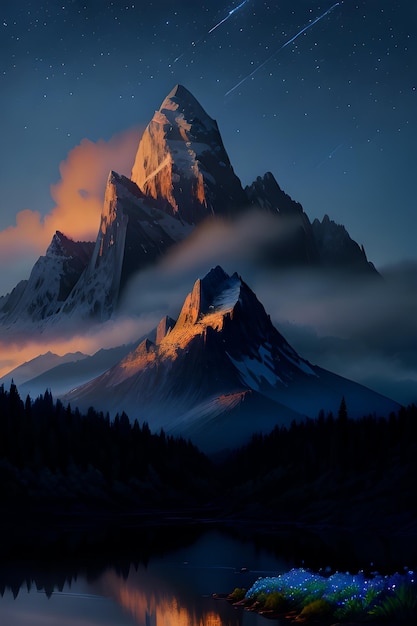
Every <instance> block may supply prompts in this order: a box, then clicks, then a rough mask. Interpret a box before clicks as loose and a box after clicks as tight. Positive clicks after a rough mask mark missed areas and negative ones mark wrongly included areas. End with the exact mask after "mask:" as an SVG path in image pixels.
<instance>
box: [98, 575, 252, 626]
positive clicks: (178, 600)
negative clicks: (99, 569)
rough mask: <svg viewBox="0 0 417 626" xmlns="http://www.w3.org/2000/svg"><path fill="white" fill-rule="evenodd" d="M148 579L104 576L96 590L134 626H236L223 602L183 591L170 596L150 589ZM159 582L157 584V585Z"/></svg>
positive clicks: (234, 615) (156, 588) (233, 612)
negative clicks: (131, 619)
mask: <svg viewBox="0 0 417 626" xmlns="http://www.w3.org/2000/svg"><path fill="white" fill-rule="evenodd" d="M148 578H149V575H147V576H146V578H145V579H143V578H142V574H140V573H136V574H133V576H129V578H128V579H127V580H123V579H122V578H121V577H120V576H117V575H116V574H115V573H114V572H107V573H106V574H104V576H103V578H102V579H101V584H100V587H101V588H102V589H103V590H104V591H105V595H110V596H111V597H112V598H114V599H115V600H116V602H117V603H118V604H119V605H120V606H122V607H123V608H124V609H126V610H127V611H128V612H129V613H130V614H131V615H132V617H133V618H134V620H135V622H137V623H138V624H141V625H142V624H146V626H165V625H166V624H171V625H172V626H195V624H204V626H239V625H240V624H241V623H242V615H241V613H240V612H239V613H238V612H236V610H235V609H233V607H231V606H230V605H229V604H227V603H225V602H221V603H220V602H218V601H216V600H214V599H213V598H211V597H198V596H195V595H194V594H192V593H190V592H188V594H186V592H185V590H184V591H183V593H182V594H178V595H177V594H174V593H173V591H172V589H171V590H168V589H164V588H161V587H159V586H158V584H156V585H155V586H154V587H153V588H152V589H147V590H146V591H145V590H144V586H145V587H146V583H148V585H149V580H148ZM159 582H160V581H158V583H159ZM187 595H188V597H187Z"/></svg>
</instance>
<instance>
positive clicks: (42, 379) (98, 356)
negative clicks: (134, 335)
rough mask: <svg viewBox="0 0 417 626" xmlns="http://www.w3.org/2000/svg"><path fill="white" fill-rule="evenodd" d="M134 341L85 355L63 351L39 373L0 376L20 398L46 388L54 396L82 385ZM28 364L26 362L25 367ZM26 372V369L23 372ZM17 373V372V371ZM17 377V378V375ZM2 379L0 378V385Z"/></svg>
mask: <svg viewBox="0 0 417 626" xmlns="http://www.w3.org/2000/svg"><path fill="white" fill-rule="evenodd" d="M135 345H136V344H129V345H122V346H118V347H116V348H107V349H103V348H102V349H101V350H99V351H98V352H96V353H95V354H93V355H91V356H89V355H86V354H81V353H75V354H65V355H64V356H62V357H58V356H57V358H56V360H55V362H54V363H53V364H52V362H51V363H50V364H49V367H48V369H45V370H43V371H41V372H39V373H38V374H37V375H32V376H29V377H28V376H25V378H24V380H23V381H22V380H20V382H18V380H19V379H17V378H16V377H15V376H13V377H11V376H10V373H9V374H7V376H5V377H4V379H5V384H6V385H9V384H10V381H11V378H13V379H14V382H15V384H16V385H17V386H18V388H19V393H20V395H21V397H22V398H25V397H26V396H27V395H30V397H31V398H36V397H37V396H39V395H40V394H43V393H45V390H46V389H49V390H50V391H51V393H52V394H53V396H54V397H57V396H59V395H62V394H64V393H66V392H67V391H68V390H69V389H72V388H74V387H76V386H78V385H82V384H84V383H86V382H87V381H89V380H91V378H94V377H96V376H99V375H100V374H102V373H103V372H105V371H106V370H107V369H109V367H112V366H113V365H115V364H116V363H118V362H119V361H120V359H122V358H123V357H124V356H126V354H128V353H129V352H130V351H131V350H132V349H133V348H134V347H135ZM30 365H31V362H29V364H28V366H30ZM25 373H27V372H25ZM19 374H20V371H19ZM19 378H21V377H20V376H19ZM2 382H3V379H1V380H0V384H1V383H2Z"/></svg>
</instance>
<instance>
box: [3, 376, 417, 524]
mask: <svg viewBox="0 0 417 626" xmlns="http://www.w3.org/2000/svg"><path fill="white" fill-rule="evenodd" d="M348 409H349V407H347V406H346V403H345V401H344V399H342V401H341V404H340V408H339V411H338V414H337V415H333V414H332V413H329V414H327V415H325V414H324V412H323V411H321V412H320V414H319V415H318V417H317V418H316V419H305V420H304V421H301V422H293V423H292V424H291V426H290V427H285V426H276V427H275V428H274V430H273V431H272V432H271V433H269V434H266V435H261V434H254V435H253V437H252V439H251V440H250V441H249V442H248V444H247V445H245V446H243V447H241V448H238V449H235V450H231V451H230V452H228V453H227V455H226V456H224V457H222V458H217V459H209V458H208V457H207V456H206V455H204V454H203V453H202V452H201V451H199V450H198V449H197V448H196V447H195V446H194V445H193V444H192V443H191V442H190V441H186V440H184V439H183V438H181V437H171V436H167V435H166V434H165V433H164V432H163V431H160V432H159V433H152V432H151V431H150V429H149V426H148V424H147V423H143V424H139V423H138V422H137V420H135V421H134V422H133V423H131V422H130V421H129V418H128V416H127V415H126V414H125V413H122V414H121V415H119V414H117V415H116V416H115V417H114V418H113V419H111V418H110V416H109V414H103V413H102V412H97V411H95V410H94V409H93V408H90V409H89V410H88V411H87V413H85V414H82V413H80V411H79V410H78V409H72V408H71V406H70V405H67V406H64V405H63V403H62V402H61V401H60V400H54V399H53V397H52V395H51V393H50V392H49V391H46V392H45V393H44V394H43V395H40V396H39V397H38V398H36V399H34V400H33V399H31V398H30V397H27V398H26V400H25V401H23V400H22V399H21V398H20V395H19V392H18V389H17V387H16V385H14V384H13V383H12V384H11V386H10V389H9V390H6V389H5V388H4V386H1V387H0V497H1V501H2V502H3V503H6V502H9V503H13V504H15V505H19V506H22V507H24V506H26V504H27V503H28V502H37V503H38V504H39V503H42V502H46V503H55V504H56V505H57V506H59V505H62V503H65V502H66V503H78V504H79V503H81V504H83V505H84V506H86V507H94V506H96V505H100V506H103V505H105V506H114V505H115V504H117V505H118V506H120V505H121V504H122V505H126V506H127V507H134V508H135V507H136V508H140V507H146V506H150V505H152V506H154V507H159V508H162V509H163V508H166V509H169V508H172V507H189V506H198V507H201V508H203V507H207V505H210V507H212V510H213V511H214V510H216V511H217V512H218V513H221V515H222V516H223V517H224V516H228V515H231V516H234V515H241V516H244V515H245V516H246V515H253V516H254V517H256V516H258V517H264V516H269V517H271V518H273V519H281V518H282V519H284V518H287V519H304V520H306V521H316V520H318V519H319V518H321V519H324V518H326V519H327V520H328V521H333V522H334V521H337V520H336V518H335V516H336V517H337V516H338V515H339V516H343V517H344V518H345V519H350V520H351V522H352V523H353V521H354V520H355V519H356V518H358V519H359V518H361V517H362V519H363V518H364V516H366V515H371V514H372V511H373V512H374V513H375V512H376V513H377V514H378V515H381V516H383V515H385V514H391V513H390V511H391V512H392V511H393V510H394V509H395V512H396V514H397V515H402V516H403V517H402V523H412V521H413V520H414V523H415V519H416V517H417V513H416V504H415V498H414V496H413V494H414V491H415V478H414V477H415V476H416V475H417V407H416V406H415V405H411V406H409V407H404V408H401V409H400V410H399V411H398V413H395V414H394V413H392V414H391V415H390V416H389V417H388V418H381V417H378V416H376V415H367V416H364V417H363V418H361V419H351V418H350V417H349V414H348ZM237 428H238V424H237ZM229 444H232V442H229Z"/></svg>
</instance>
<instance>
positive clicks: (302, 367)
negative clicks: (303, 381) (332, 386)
mask: <svg viewBox="0 0 417 626" xmlns="http://www.w3.org/2000/svg"><path fill="white" fill-rule="evenodd" d="M280 352H281V354H283V355H284V357H285V358H286V359H287V360H288V361H289V362H290V363H292V364H293V365H295V367H297V368H298V369H299V370H301V371H302V372H304V374H307V376H315V377H316V378H318V376H317V374H316V372H315V371H314V370H312V369H311V367H310V366H309V365H308V363H307V362H306V361H304V359H300V358H298V360H296V359H294V358H292V357H291V356H290V355H289V354H288V352H283V351H282V350H281V351H280ZM294 354H296V353H294Z"/></svg>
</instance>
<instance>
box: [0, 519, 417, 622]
mask: <svg viewBox="0 0 417 626" xmlns="http://www.w3.org/2000/svg"><path fill="white" fill-rule="evenodd" d="M177 522H178V520H177ZM93 535H94V533H93V532H92V531H91V529H90V530H89V531H88V532H87V534H85V532H84V531H83V532H82V533H78V534H77V533H75V534H74V533H73V532H70V533H67V534H65V533H64V535H63V536H60V535H59V534H58V535H56V536H52V535H51V532H50V531H49V532H44V533H43V536H42V540H40V537H38V538H37V537H36V535H34V536H33V539H31V541H32V544H31V545H29V543H27V541H28V538H26V543H23V541H22V540H21V541H20V550H18V543H17V542H16V543H15V544H14V548H13V549H12V550H11V551H9V554H8V555H7V557H5V558H3V559H2V560H1V561H0V593H1V597H0V624H7V626H37V625H39V626H41V625H42V626H48V625H54V626H55V625H59V626H95V625H97V626H98V625H105V624H111V625H112V626H132V625H134V624H136V625H137V624H140V625H143V626H258V625H260V624H263V625H264V626H266V625H267V624H271V625H274V624H275V625H278V624H280V621H279V620H269V619H268V620H266V618H264V617H262V616H260V615H256V614H255V613H251V612H248V611H244V610H243V609H241V608H235V607H233V606H232V605H231V604H229V603H228V602H227V601H226V600H225V599H216V598H213V594H227V593H230V592H231V591H233V589H235V588H236V587H243V588H245V589H248V588H249V587H250V586H251V585H252V584H253V583H254V582H255V581H256V580H257V579H258V578H259V577H262V576H276V575H278V574H282V573H285V572H288V571H289V570H290V569H292V568H294V567H300V566H305V567H311V568H312V570H314V571H320V570H321V569H322V570H323V569H324V568H326V567H327V566H329V567H330V568H331V569H332V570H335V569H339V571H346V570H348V569H350V571H351V572H352V573H354V572H357V571H358V570H359V568H368V571H371V570H372V568H374V567H375V566H378V565H383V564H385V565H386V567H387V568H388V571H391V572H394V571H395V569H393V568H394V567H397V571H400V569H398V565H399V564H400V561H397V563H395V562H394V561H393V560H392V555H393V554H396V555H397V557H398V558H401V563H402V564H403V565H406V564H407V563H406V561H404V560H402V556H404V555H403V554H402V552H403V551H402V550H401V549H400V548H406V545H407V544H406V543H405V544H398V542H397V543H395V544H393V545H385V544H384V543H381V541H379V540H378V539H377V538H376V537H375V536H374V537H373V538H372V537H370V536H369V535H367V536H364V537H363V538H362V539H360V537H358V535H355V537H354V539H355V542H354V543H352V542H351V541H348V540H347V537H346V536H341V535H335V536H334V537H333V538H332V536H331V532H330V531H329V529H327V530H326V532H325V533H323V534H322V536H321V537H319V536H318V535H314V536H312V535H309V534H307V535H306V534H305V533H303V532H301V531H300V530H298V531H292V532H291V533H286V532H282V533H278V534H269V533H268V532H267V530H266V527H264V526H263V527H258V533H255V535H254V533H253V529H252V530H251V532H247V530H246V529H245V528H243V529H242V528H241V529H240V531H239V532H235V529H234V530H233V531H232V530H231V529H230V528H229V529H228V530H227V529H224V528H223V529H222V530H220V529H219V528H216V527H209V528H208V529H207V528H201V527H199V526H196V525H193V524H188V525H187V524H185V525H181V524H178V523H177V524H174V525H171V524H167V525H166V527H165V528H163V527H157V526H152V525H149V526H148V527H146V528H145V527H143V528H138V527H137V526H133V527H131V528H128V527H126V528H124V529H122V530H114V532H112V533H108V534H105V535H103V536H100V533H99V532H97V531H96V532H95V535H96V537H95V539H96V541H94V540H93ZM64 536H65V541H64V539H63V537H64ZM324 539H325V541H324ZM351 539H352V538H351ZM5 541H6V540H5V537H3V542H5ZM9 541H10V536H9ZM6 543H7V541H6ZM30 554H31V555H32V557H31V558H29V555H30ZM34 554H36V558H35V557H34V556H33V555H34ZM408 554H409V556H410V553H409V552H408ZM13 555H15V556H13ZM16 555H17V556H16ZM375 556H379V558H380V559H381V560H380V563H379V564H378V563H375V562H374V557H375ZM409 564H410V565H411V563H409Z"/></svg>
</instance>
